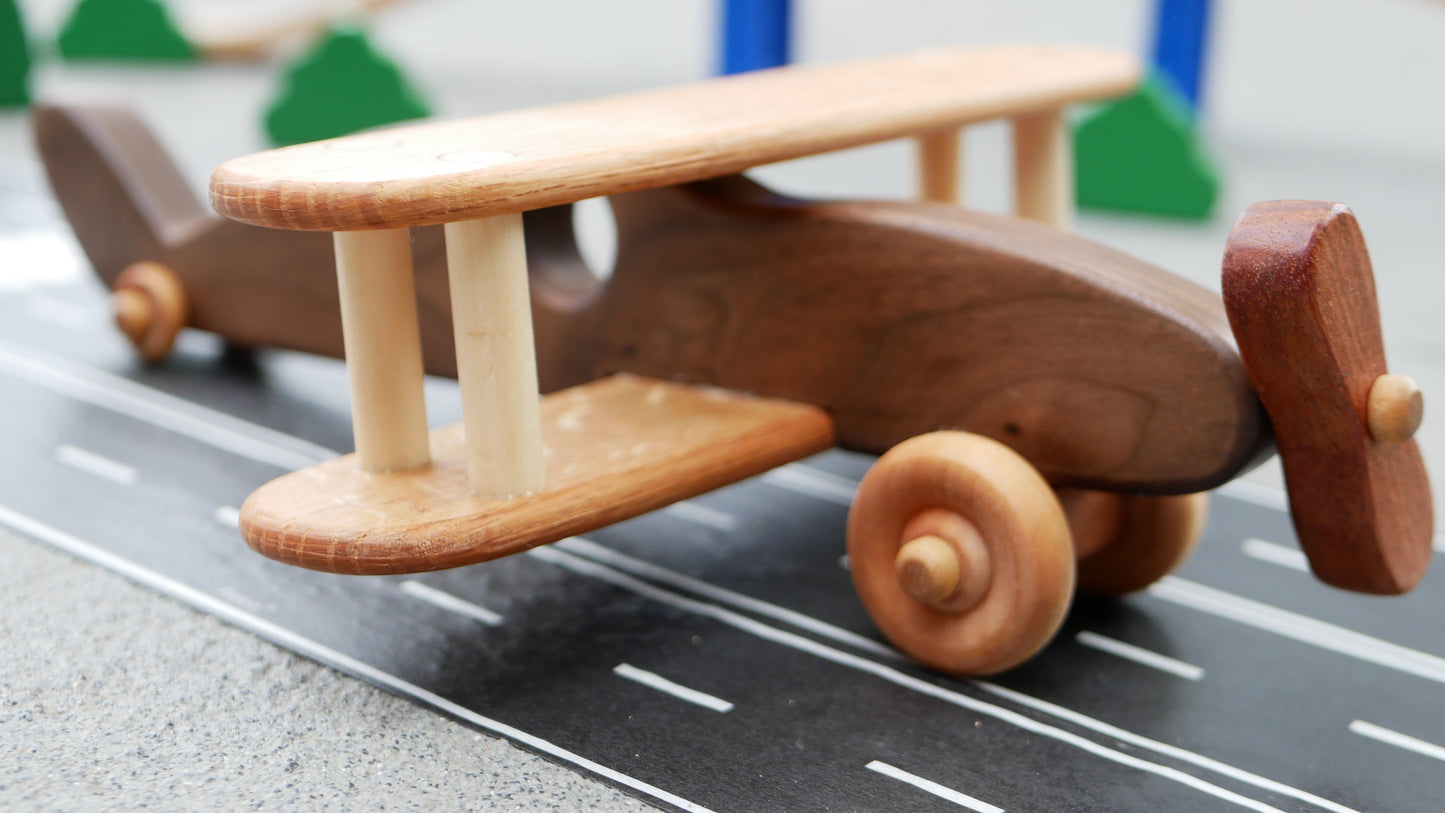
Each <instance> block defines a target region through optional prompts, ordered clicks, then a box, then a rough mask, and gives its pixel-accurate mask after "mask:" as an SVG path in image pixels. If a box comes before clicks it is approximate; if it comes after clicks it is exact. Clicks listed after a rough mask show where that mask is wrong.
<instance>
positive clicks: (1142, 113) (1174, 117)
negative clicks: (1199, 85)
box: [1074, 78, 1219, 218]
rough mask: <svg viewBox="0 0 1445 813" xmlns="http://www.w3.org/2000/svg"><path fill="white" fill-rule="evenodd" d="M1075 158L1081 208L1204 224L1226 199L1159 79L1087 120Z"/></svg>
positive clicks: (1077, 136) (1176, 101) (1188, 122)
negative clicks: (1217, 203)
mask: <svg viewBox="0 0 1445 813" xmlns="http://www.w3.org/2000/svg"><path fill="white" fill-rule="evenodd" d="M1074 154H1075V182H1076V188H1077V195H1078V203H1079V206H1081V207H1093V208H1100V209H1116V210H1122V211H1128V212H1145V213H1151V214H1162V215H1170V216H1174V217H1186V218H1205V217H1208V216H1209V213H1210V211H1211V210H1212V209H1213V208H1214V202H1215V200H1216V199H1217V198H1218V197H1219V173H1218V171H1217V170H1215V168H1214V166H1213V164H1212V163H1211V162H1210V160H1209V157H1208V156H1207V155H1205V153H1204V150H1203V149H1202V148H1201V147H1200V145H1199V142H1198V139H1197V138H1196V137H1195V132H1194V121H1193V118H1192V117H1191V116H1190V114H1189V109H1188V107H1187V106H1185V104H1184V103H1183V101H1182V100H1181V99H1180V98H1178V97H1177V95H1176V94H1175V93H1174V92H1173V91H1172V90H1171V89H1170V88H1169V87H1168V86H1167V85H1166V84H1164V82H1162V81H1161V80H1159V79H1158V78H1151V79H1149V80H1148V81H1146V82H1145V83H1144V85H1143V86H1142V87H1141V88H1140V89H1139V91H1138V92H1137V93H1135V94H1134V95H1132V96H1129V97H1127V98H1124V99H1121V100H1119V101H1116V102H1114V103H1112V104H1109V105H1107V106H1105V107H1104V108H1103V109H1101V110H1099V111H1098V112H1096V113H1094V114H1093V115H1091V116H1089V117H1088V118H1086V119H1084V121H1083V122H1082V123H1081V124H1080V125H1079V127H1078V129H1077V130H1076V131H1075V133H1074Z"/></svg>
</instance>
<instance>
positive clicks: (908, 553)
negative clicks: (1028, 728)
mask: <svg viewBox="0 0 1445 813" xmlns="http://www.w3.org/2000/svg"><path fill="white" fill-rule="evenodd" d="M848 557H849V561H850V562H851V563H852V571H853V583H854V585H855V586H856V587H857V589H858V595H859V597H860V598H861V599H862V601H863V605H864V607H865V608H867V610H868V613H869V615H871V616H872V618H873V621H874V623H876V624H877V625H878V628H879V629H880V630H881V631H882V632H883V634H884V635H885V636H887V637H888V639H889V640H890V641H892V642H893V643H894V645H896V646H897V647H898V648H899V649H901V650H903V651H904V652H906V653H907V654H908V655H910V656H912V657H913V658H915V659H917V660H919V661H921V662H923V663H925V664H927V665H928V666H931V667H933V668H935V669H940V670H943V671H947V672H953V673H957V674H989V673H993V672H999V671H1002V670H1004V669H1008V668H1009V667H1012V666H1015V665H1017V664H1018V663H1020V662H1022V661H1024V660H1025V659H1027V658H1028V657H1030V656H1031V655H1033V654H1034V653H1036V652H1038V651H1039V650H1040V649H1043V647H1044V646H1045V645H1046V644H1047V643H1048V642H1049V639H1051V638H1052V637H1053V635H1054V633H1055V632H1056V631H1057V630H1058V628H1059V625H1060V624H1062V623H1063V619H1064V615H1065V613H1066V612H1067V610H1068V606H1069V601H1070V599H1071V598H1072V596H1073V588H1074V552H1073V547H1072V545H1071V543H1070V538H1069V526H1068V522H1067V520H1066V518H1065V515H1064V511H1063V508H1062V507H1061V506H1060V504H1059V501H1058V499H1057V498H1056V497H1055V496H1054V492H1053V490H1052V489H1050V488H1049V485H1048V483H1046V482H1045V481H1044V479H1043V477H1041V476H1040V475H1039V473H1038V472H1037V471H1035V470H1034V468H1033V467H1032V466H1031V465H1029V463H1028V462H1027V461H1025V460H1024V459H1023V458H1022V457H1020V456H1019V455H1018V453H1016V452H1014V451H1013V450H1011V449H1009V448H1008V447H1007V446H1004V445H1003V444H1001V443H998V442H997V441H994V440H990V439H989V438H985V437H982V436H980V435H972V434H968V433H965V432H934V433H931V434H927V435H920V436H918V437H915V438H912V439H910V440H907V441H905V442H903V443H901V444H899V445H898V446H896V447H894V448H893V449H892V450H890V451H889V452H888V453H887V454H885V455H883V456H882V457H880V458H879V459H878V462H877V463H875V464H874V465H873V468H872V469H870V470H869V472H868V474H867V476H865V477H864V478H863V482H862V483H861V484H860V485H859V487H858V493H857V496H856V497H855V498H854V500H853V508H852V511H851V512H850V513H849V515H848Z"/></svg>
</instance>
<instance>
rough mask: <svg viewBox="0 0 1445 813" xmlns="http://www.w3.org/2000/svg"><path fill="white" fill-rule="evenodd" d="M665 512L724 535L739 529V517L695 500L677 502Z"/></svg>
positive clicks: (665, 509)
mask: <svg viewBox="0 0 1445 813" xmlns="http://www.w3.org/2000/svg"><path fill="white" fill-rule="evenodd" d="M663 511H664V512H666V513H668V514H672V515H673V516H675V517H677V518H678V519H681V520H685V521H687V522H691V523H693V524H695V525H704V526H707V527H708V528H712V529H713V530H716V531H722V532H724V533H726V532H728V531H732V530H734V529H735V528H737V527H738V518H737V517H735V516H733V515H732V514H729V513H728V512H726V511H719V510H717V509H716V508H712V507H710V506H706V505H703V504H702V503H700V502H695V501H693V500H682V501H681V502H675V503H673V504H672V505H669V506H668V507H666V508H664V509H663Z"/></svg>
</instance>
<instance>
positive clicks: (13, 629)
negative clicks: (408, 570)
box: [0, 0, 1445, 810]
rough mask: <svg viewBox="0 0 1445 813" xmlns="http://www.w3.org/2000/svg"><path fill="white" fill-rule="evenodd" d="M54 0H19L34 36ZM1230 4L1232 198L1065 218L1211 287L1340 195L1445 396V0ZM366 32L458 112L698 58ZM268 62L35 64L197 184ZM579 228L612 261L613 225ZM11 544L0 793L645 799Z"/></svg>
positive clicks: (1215, 113) (6, 127) (527, 102)
mask: <svg viewBox="0 0 1445 813" xmlns="http://www.w3.org/2000/svg"><path fill="white" fill-rule="evenodd" d="M69 5H71V3H70V2H69V1H68V0H49V1H42V0H35V1H34V2H22V3H21V6H22V8H23V9H24V10H25V12H26V13H27V15H28V16H29V18H30V20H31V22H32V26H33V28H34V29H35V30H36V31H37V33H38V34H39V35H40V36H42V37H43V36H45V35H46V33H47V32H50V31H53V30H54V27H55V25H56V24H57V20H58V19H59V16H60V15H61V14H62V13H63V12H64V10H65V9H66V8H68V7H69ZM184 5H188V6H192V7H195V11H196V13H202V12H204V11H206V9H207V7H210V6H214V5H228V4H225V3H219V4H217V3H209V4H208V3H202V2H196V3H191V4H184ZM229 5H232V6H233V7H234V6H236V5H238V4H229ZM254 5H255V6H257V7H261V6H262V4H259V3H258V4H254ZM265 5H267V6H270V7H273V8H274V7H278V6H279V7H285V6H286V5H288V4H278V3H273V2H269V0H268V2H267V3H266V4H265ZM1147 5H1148V4H1147V3H1145V2H1144V0H1107V1H1103V0H1100V1H1098V2H1090V3H1073V2H1066V0H1050V1H1046V0H1028V1H1027V2H1016V3H993V4H985V3H959V2H943V1H942V0H935V1H934V2H925V1H924V0H893V1H892V2H889V3H886V4H885V3H868V2H862V0H826V1H825V0H816V1H815V2H802V3H801V5H800V11H799V20H798V26H799V37H798V49H797V51H798V52H797V57H798V59H799V60H800V61H829V60H836V59H843V58H852V57H860V56H867V55H872V54H883V53H889V52H897V51H902V50H907V49H910V48H918V47H926V46H934V45H951V44H959V43H968V42H1007V41H1038V40H1045V41H1079V42H1089V43H1096V44H1102V45H1109V46H1114V47H1118V48H1121V49H1125V50H1129V51H1135V52H1137V51H1139V50H1140V47H1141V43H1142V42H1143V38H1144V29H1145V18H1146V6H1147ZM1219 5H1220V9H1219V15H1220V16H1219V25H1218V30H1217V37H1216V46H1217V47H1216V52H1215V59H1214V62H1213V64H1212V67H1211V81H1210V87H1209V90H1208V96H1209V103H1208V109H1207V112H1206V132H1207V133H1208V135H1209V138H1210V142H1211V144H1212V145H1213V148H1214V151H1215V152H1216V153H1217V155H1218V156H1219V157H1220V159H1221V163H1222V165H1223V167H1224V169H1225V172H1226V174H1227V179H1228V186H1227V191H1226V195H1225V201H1224V204H1223V205H1222V206H1221V214H1220V215H1219V216H1218V217H1217V218H1216V219H1215V220H1214V221H1212V222H1209V223H1205V224H1181V223H1175V222H1168V221H1158V220H1150V219H1137V218H1116V217H1086V218H1084V219H1083V220H1082V221H1081V223H1080V230H1081V231H1083V232H1084V233H1086V234H1089V235H1091V236H1093V237H1095V238H1097V239H1099V240H1101V241H1103V242H1106V243H1108V244H1110V245H1113V246H1115V247H1118V248H1121V249H1124V250H1126V251H1129V252H1131V253H1134V254H1137V255H1139V256H1142V257H1144V258H1146V259H1149V260H1151V261H1153V262H1156V263H1158V264H1160V265H1162V266H1164V267H1166V268H1170V269H1172V270H1175V271H1177V272H1179V273H1182V274H1184V275H1186V276H1189V277H1191V278H1194V279H1196V280H1197V281H1199V282H1201V283H1202V284H1205V285H1208V286H1211V287H1217V285H1218V283H1217V275H1218V263H1219V257H1220V255H1221V253H1222V250H1223V246H1224V240H1225V237H1226V235H1227V233H1228V228H1229V224H1230V222H1231V220H1232V218H1233V216H1234V215H1235V214H1236V213H1238V212H1239V211H1241V210H1242V209H1243V207H1244V206H1245V205H1247V204H1248V203H1249V202H1252V201H1254V200H1261V199H1268V198H1280V197H1319V198H1327V199H1331V200H1340V201H1343V202H1346V203H1349V204H1351V205H1352V206H1353V207H1354V208H1355V210H1356V212H1357V214H1358V215H1359V217H1360V219H1361V222H1362V224H1363V226H1364V228H1365V233H1366V237H1367V239H1368V240H1369V241H1370V246H1371V250H1372V253H1373V256H1374V259H1375V267H1376V272H1377V275H1378V278H1379V291H1380V296H1381V307H1382V312H1383V314H1384V317H1385V332H1386V338H1387V342H1388V346H1389V348H1390V355H1391V360H1392V366H1393V367H1394V368H1395V369H1396V370H1397V371H1399V372H1405V373H1408V374H1411V375H1414V376H1415V377H1416V378H1417V379H1418V380H1419V381H1420V382H1421V384H1422V385H1423V386H1424V388H1425V390H1426V393H1427V395H1428V394H1431V393H1440V392H1445V332H1442V330H1441V328H1440V327H1439V324H1440V322H1439V318H1440V315H1441V313H1442V311H1445V275H1442V274H1440V273H1439V258H1440V257H1441V256H1445V228H1442V225H1445V224H1442V215H1445V207H1442V203H1445V104H1442V101H1445V98H1442V92H1441V91H1440V90H1439V88H1438V85H1437V83H1438V77H1440V76H1445V50H1442V49H1440V48H1439V47H1438V44H1439V43H1440V42H1442V41H1445V4H1441V3H1438V2H1433V1H1432V0H1375V2H1365V0H1275V2H1271V3H1245V2H1242V0H1235V2H1221V3H1220V4H1219ZM375 25H376V31H377V38H378V40H379V41H380V42H381V44H382V45H383V46H384V47H386V48H387V49H388V50H389V51H391V52H392V53H393V54H394V55H395V56H396V57H397V58H398V60H399V61H400V62H402V64H403V65H404V66H405V67H406V68H407V70H408V72H409V73H410V74H411V76H412V78H413V79H414V80H415V81H416V82H417V83H418V84H419V85H420V86H422V87H423V88H424V89H425V90H426V92H427V93H428V94H429V95H430V96H431V98H432V99H433V102H434V104H435V107H436V109H437V111H438V112H439V113H441V114H445V115H465V114H475V113H482V112H486V111H489V110H498V109H506V108H513V107H521V106H531V105H536V104H543V103H547V102H552V101H557V100H562V99H568V98H579V97H587V96H595V95H599V94H604V93H610V92H616V91H621V90H626V89H631V88H637V87H645V86H653V85H660V84H667V83H674V82H682V81H688V80H691V79H694V78H698V77H701V76H704V75H706V74H707V73H708V72H709V67H710V62H711V50H710V48H711V45H710V43H711V39H710V37H711V34H710V31H711V26H712V4H711V3H707V2H701V0H698V2H690V3H689V2H677V0H615V2H608V3H593V2H585V1H584V0H538V1H537V2H529V3H514V4H500V3H474V2H465V1H464V0H415V2H412V3H410V4H404V5H403V6H402V7H400V8H397V9H395V10H394V11H390V12H387V13H385V14H384V15H382V16H381V17H380V18H379V19H378V20H377V22H376V24H375ZM277 70H278V66H277V64H276V63H271V64H263V65H222V66H200V67H187V68H183V69H170V68H116V67H85V68H74V67H66V66H59V65H56V64H54V63H44V64H42V65H41V66H40V68H39V73H38V86H39V88H40V90H41V92H44V93H50V92H64V93H75V92H78V91H80V90H82V89H83V88H84V87H89V88H91V89H92V91H93V92H99V93H101V94H103V95H105V96H107V97H119V98H121V99H124V100H127V101H130V102H131V103H133V104H135V105H136V106H137V107H139V108H140V109H141V110H142V111H143V112H144V113H145V114H146V116H147V117H148V118H149V119H150V121H151V122H152V124H153V125H154V127H155V128H156V130H157V131H158V132H159V133H160V135H161V137H162V138H163V140H165V141H166V142H167V143H168V144H169V145H171V146H172V148H173V149H174V150H175V152H176V154H177V155H178V156H179V158H180V160H181V162H182V163H183V165H184V166H185V168H186V170H187V172H188V174H189V175H190V176H191V177H193V178H194V179H195V183H196V186H197V188H198V189H199V188H201V187H202V186H203V185H204V183H205V178H206V176H207V175H208V173H209V171H210V169H211V167H213V166H214V165H216V164H217V163H219V162H220V161H222V160H225V159H227V158H230V157H233V156H235V155H238V154H242V153H245V152H250V151H253V150H255V149H258V148H260V147H261V146H262V144H261V142H260V137H259V134H258V130H259V125H258V122H259V120H260V115H261V114H260V110H261V109H262V107H263V105H264V102H265V100H266V98H267V95H268V94H269V93H270V87H271V82H272V81H273V77H274V75H275V73H276V71H277ZM23 118H24V117H23V116H21V115H17V114H3V116H0V161H3V162H5V166H6V167H7V168H13V169H17V170H18V171H26V172H28V171H33V164H32V163H31V162H32V160H33V159H32V157H31V156H32V153H31V150H30V147H29V145H28V141H27V136H26V133H25V122H24V120H23ZM909 161H910V153H909V151H908V149H907V148H906V147H905V146H903V145H884V146H880V147H875V148H869V149H865V150H859V151H854V152H852V153H848V154H844V155H839V156H830V157H825V158H819V159H809V160H805V161H799V162H793V163H791V164H787V165H782V166H778V167H771V168H765V169H763V170H761V171H760V172H759V173H758V174H759V176H760V177H761V178H762V179H763V180H765V181H767V182H770V183H773V184H775V185H777V186H779V187H781V188H783V189H785V190H788V191H796V192H799V193H805V194H811V195H816V196H826V195H865V196H870V197H904V196H907V195H909V194H911V188H910V187H911V181H910V177H911V173H910V170H909ZM1006 164H1007V155H1006V153H1005V152H1004V134H1003V131H1002V130H1001V129H1000V128H998V127H989V126H985V127H981V128H978V132H977V133H976V134H973V135H971V138H970V141H969V154H968V164H967V177H968V185H969V190H970V192H969V194H970V199H971V201H972V202H974V203H976V204H978V205H980V206H982V207H983V208H991V209H1002V208H1006V207H1007V205H1008V192H1007V188H1008V187H1007V183H1006V177H1005V172H1004V169H1003V167H1004V166H1006ZM588 239H589V240H590V241H591V242H592V244H593V245H594V250H595V251H596V252H598V253H599V254H605V252H606V250H607V249H606V242H607V235H606V234H605V229H601V228H599V229H597V233H596V234H593V235H590V236H589V237H588ZM1437 423H1438V422H1437ZM10 431H22V429H21V428H19V427H13V428H12V429H11V430H10ZM1420 440H1421V442H1422V445H1423V446H1424V448H1425V451H1426V456H1427V460H1435V461H1439V460H1442V459H1445V430H1442V429H1440V428H1439V427H1438V426H1437V425H1434V424H1431V423H1430V422H1429V421H1427V424H1426V427H1425V429H1423V430H1422V433H1421V435H1420ZM1253 476H1255V477H1257V478H1259V479H1262V480H1265V481H1272V480H1273V481H1277V478H1278V473H1277V471H1274V470H1265V471H1263V472H1261V473H1258V474H1256V475H1253ZM1437 480H1438V478H1437ZM1437 504H1445V502H1442V500H1441V499H1440V498H1439V497H1438V496H1437ZM0 557H3V560H4V561H5V562H6V566H5V567H4V568H0V619H3V620H0V691H3V700H0V806H3V807H8V808H35V809H93V808H134V807H138V806H141V805H148V806H152V807H157V808H161V809H189V808H196V807H206V808H222V809H224V808H239V807H261V808H280V807H285V808H294V807H334V808H343V809H348V808H357V807H365V808H381V807H422V806H426V807H436V808H441V809H459V808H491V809H538V808H541V809H545V808H548V807H553V808H557V809H569V810H571V809H603V810H621V809H634V808H638V807H642V806H643V805H640V804H639V803H637V802H636V801H634V800H632V799H630V798H627V797H625V796H622V795H620V794H619V793H617V792H615V791H613V790H612V789H611V788H609V787H606V786H602V785H600V784H598V783H596V782H594V781H592V780H590V779H587V778H583V777H580V776H579V775H577V774H575V773H573V772H572V771H570V770H567V769H562V768H558V767H556V766H554V765H552V764H550V763H548V762H546V761H544V760H541V759H538V758H535V757H532V756H531V755H529V754H526V753H524V752H521V751H519V750H518V749H516V748H513V747H511V746H509V745H507V744H506V743H504V742H501V741H498V740H496V739H494V738H491V737H487V736H483V735H478V734H476V733H474V732H472V731H471V730H470V729H467V728H464V727H462V726H460V725H457V724H454V723H452V722H450V721H448V720H445V719H442V718H440V717H437V716H435V715H433V714H432V713H430V712H428V711H424V710H421V709H418V708H416V707H414V706H412V705H411V704H409V703H407V702H404V701H401V700H397V699H395V698H393V697H391V696H389V695H386V694H384V693H382V692H380V691H377V690H374V689H372V688H370V687H369V686H367V685H365V684H362V683H360V682H359V681H355V680H353V679H351V678H348V677H344V676H341V675H339V674H337V673H335V672H332V671H331V670H329V669H326V668H324V667H320V666H317V665H315V664H313V663H311V662H308V661H305V660H303V659H301V658H298V657H296V656H294V655H291V654H289V653H287V652H285V651H283V650H280V649H278V648H276V647H273V646H271V645H270V644H267V643H263V642H261V641H258V640H256V639H255V638H253V637H251V636H250V635H248V634H245V633H242V632H239V631H237V630H235V629H232V628H229V627H227V626H225V625H223V624H221V623H220V622H218V621H215V620H214V619H210V618H207V617H205V616H202V615H199V614H197V613H194V612H192V611H191V610H189V609H185V608H183V607H181V606H179V605H177V604H175V603H173V602H171V601H170V600H168V599H163V598H160V597H158V596H156V595H153V594H151V593H149V592H148V591H145V590H143V589H140V588H138V587H135V586H133V585H131V584H129V583H127V582H126V581H125V580H123V579H121V578H119V577H117V576H114V575H111V574H109V573H107V572H104V571H102V570H99V569H98V568H95V567H93V566H91V565H88V564H84V563H81V562H78V561H76V560H73V559H71V558H70V557H68V556H65V555H62V554H58V553H55V552H53V551H51V550H49V549H48V548H45V547H44V546H41V545H39V544H38V543H35V542H32V541H29V540H26V539H23V538H20V537H17V536H15V535H14V534H10V533H8V532H7V533H3V534H0Z"/></svg>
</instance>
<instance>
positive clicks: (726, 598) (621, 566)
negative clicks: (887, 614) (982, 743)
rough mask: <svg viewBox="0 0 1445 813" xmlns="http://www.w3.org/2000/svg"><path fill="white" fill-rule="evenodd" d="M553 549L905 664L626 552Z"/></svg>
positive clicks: (577, 544)
mask: <svg viewBox="0 0 1445 813" xmlns="http://www.w3.org/2000/svg"><path fill="white" fill-rule="evenodd" d="M553 547H557V548H561V549H562V550H565V551H568V552H570V553H575V554H577V555H578V556H581V557H584V558H587V559H591V560H592V561H594V562H601V563H602V564H605V565H610V566H611V567H615V568H617V569H618V570H621V571H623V572H624V573H631V574H632V575H634V576H640V577H642V578H644V579H651V580H652V581H655V582H661V583H663V584H666V585H669V586H672V587H676V588H678V589H680V590H685V591H687V592H689V593H692V594H694V595H699V596H703V597H705V598H709V599H712V600H713V601H716V602H718V603H719V604H726V605H728V606H730V607H736V608H738V609H740V610H747V611H749V612H752V613H757V614H758V615H762V616H767V617H768V618H772V619H774V620H776V621H782V622H783V623H785V624H791V625H792V626H794V627H797V628H798V629H804V630H807V631H808V632H811V633H813V634H814V635H820V636H822V637H824V638H828V639H830V640H833V641H836V642H838V643H840V644H846V645H847V646H851V647H853V648H855V649H861V650H863V651H864V652H869V653H872V654H874V655H877V656H879V657H881V658H887V659H888V660H891V661H898V662H900V663H907V662H908V658H907V656H905V655H904V654H903V653H901V652H899V651H898V650H896V649H894V648H893V647H891V646H888V645H887V644H882V643H879V642H877V641H875V640H873V639H872V638H865V637H863V636H862V635H859V634H857V633H856V632H850V631H848V630H845V629H843V628H841V627H836V626H833V625H832V624H829V623H827V622H826V621H819V620H818V619H816V618H813V617H812V616H809V615H803V614H802V613H799V612H794V611H793V610H789V609H787V608H785V607H779V606H778V605H776V604H771V603H769V602H766V601H763V600H761V599H756V598H753V597H752V596H745V595H743V594H742V593H735V592H733V591H732V590H728V589H727V588H725V587H718V586H717V585H715V584H711V583H709V582H705V581H702V580H701V579H694V578H693V577H691V576H684V575H683V574H681V573H678V572H677V571H675V570H668V569H667V568H665V567H662V566H661V565H655V564H653V563H651V562H644V561H643V560H641V559H636V558H634V557H631V556H628V555H627V554H625V553H618V552H617V551H615V550H613V549H611V548H608V547H604V546H602V545H599V544H597V543H596V542H593V541H592V540H590V539H586V538H584V537H580V536H574V537H571V538H570V539H564V540H562V541H561V542H557V543H555V544H554V545H553Z"/></svg>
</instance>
